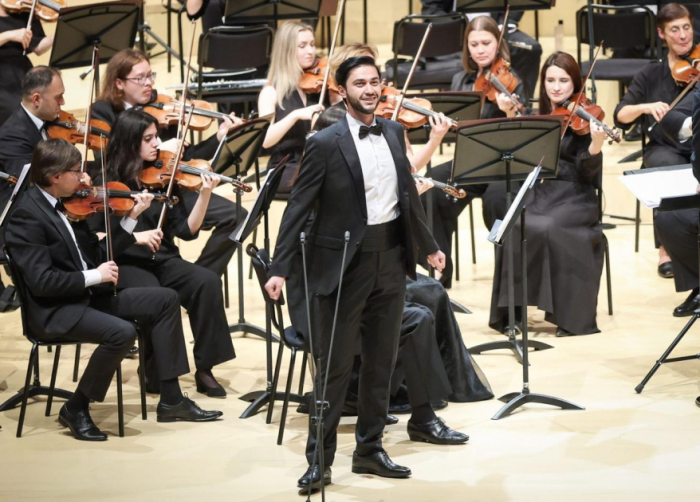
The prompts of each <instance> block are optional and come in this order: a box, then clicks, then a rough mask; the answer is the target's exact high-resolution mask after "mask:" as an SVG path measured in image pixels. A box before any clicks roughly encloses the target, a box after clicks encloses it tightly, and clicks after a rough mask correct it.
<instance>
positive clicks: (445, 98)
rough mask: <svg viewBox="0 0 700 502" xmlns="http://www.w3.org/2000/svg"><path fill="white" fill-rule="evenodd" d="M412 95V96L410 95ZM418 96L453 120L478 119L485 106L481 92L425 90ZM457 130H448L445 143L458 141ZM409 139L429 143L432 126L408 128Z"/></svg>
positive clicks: (414, 141) (416, 142)
mask: <svg viewBox="0 0 700 502" xmlns="http://www.w3.org/2000/svg"><path fill="white" fill-rule="evenodd" d="M408 97H411V96H408ZM416 97H419V98H422V99H427V100H428V101H430V104H431V105H432V107H433V111H436V112H442V113H443V114H444V115H445V117H448V118H451V119H453V120H457V121H460V120H478V119H479V118H480V117H481V110H482V108H483V107H484V98H483V94H482V93H481V92H464V91H458V92H424V93H421V94H418V95H417V96H416ZM456 137H457V135H456V133H455V131H451V130H450V131H448V132H447V134H446V135H445V137H444V138H443V140H442V141H443V143H454V142H455V141H456ZM408 139H409V140H410V142H411V144H422V143H427V142H428V140H429V139H430V127H429V126H427V125H426V126H423V127H419V128H415V129H409V130H408Z"/></svg>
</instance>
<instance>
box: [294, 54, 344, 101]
mask: <svg viewBox="0 0 700 502" xmlns="http://www.w3.org/2000/svg"><path fill="white" fill-rule="evenodd" d="M326 68H328V59H326V58H316V61H314V64H313V65H312V66H310V67H309V68H307V69H306V70H304V73H302V75H301V78H300V79H299V84H298V87H299V88H300V89H301V90H302V91H304V92H305V93H307V94H318V93H320V92H321V89H322V88H323V76H324V74H325V73H326ZM329 84H330V83H329ZM333 90H335V91H336V92H337V87H336V88H335V89H333Z"/></svg>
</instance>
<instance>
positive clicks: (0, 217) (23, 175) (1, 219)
mask: <svg viewBox="0 0 700 502" xmlns="http://www.w3.org/2000/svg"><path fill="white" fill-rule="evenodd" d="M30 166H31V164H24V166H23V167H22V172H21V173H19V177H18V178H17V184H16V185H15V189H14V190H12V195H10V200H8V201H7V204H6V205H5V209H3V211H2V215H0V227H1V226H2V224H3V223H4V222H5V218H6V217H7V213H9V212H10V208H11V207H12V203H13V202H14V201H15V199H16V198H17V194H19V191H20V190H21V189H22V186H23V185H24V179H25V178H26V177H27V174H28V173H29V167H30Z"/></svg>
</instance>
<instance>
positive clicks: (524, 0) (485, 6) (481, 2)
mask: <svg viewBox="0 0 700 502" xmlns="http://www.w3.org/2000/svg"><path fill="white" fill-rule="evenodd" d="M555 3H556V0H457V1H456V3H455V11H457V12H464V13H468V14H474V13H477V12H479V13H484V12H505V10H506V7H510V10H511V11H521V10H547V9H551V8H552V7H553V6H554V4H555Z"/></svg>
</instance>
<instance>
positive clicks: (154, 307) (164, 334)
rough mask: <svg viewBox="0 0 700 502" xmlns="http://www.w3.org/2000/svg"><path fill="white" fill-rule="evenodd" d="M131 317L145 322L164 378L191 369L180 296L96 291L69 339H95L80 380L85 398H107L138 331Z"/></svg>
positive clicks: (150, 290) (158, 292)
mask: <svg viewBox="0 0 700 502" xmlns="http://www.w3.org/2000/svg"><path fill="white" fill-rule="evenodd" d="M127 320H129V321H137V322H138V323H139V324H140V325H141V323H143V325H144V326H148V328H145V333H144V335H145V336H146V337H147V338H148V339H150V341H151V343H152V345H153V348H154V353H155V359H156V363H157V365H158V371H159V373H160V375H161V378H163V379H170V378H176V377H179V376H180V375H183V374H185V373H187V372H189V365H188V364H187V353H186V352H185V338H184V335H183V333H182V321H181V318H180V307H179V304H178V298H177V294H175V292H174V291H172V290H170V289H166V288H135V289H131V288H130V289H123V290H120V291H119V293H118V294H117V296H116V297H115V296H113V295H111V294H100V295H94V296H93V298H92V300H91V302H90V306H89V307H88V308H87V310H86V311H85V314H84V315H83V317H82V318H81V319H80V320H79V321H78V323H77V324H76V325H75V327H74V328H73V329H72V330H71V331H70V333H68V334H67V335H66V336H65V338H68V339H70V340H78V341H81V342H89V343H97V344H98V346H97V348H96V349H95V351H94V352H93V353H92V356H91V357H90V362H89V363H88V365H87V367H86V368H85V371H84V372H83V376H82V377H81V378H80V382H79V383H78V389H80V390H81V391H82V392H83V393H84V394H85V395H86V396H87V397H89V398H90V399H93V400H95V401H104V398H105V395H106V394H107V390H108V389H109V385H110V383H111V381H112V378H113V377H114V372H115V371H116V370H117V367H118V366H119V363H120V362H121V361H122V359H124V356H125V355H126V353H127V352H128V351H129V349H130V348H131V347H132V346H133V345H134V340H135V339H136V329H135V327H134V326H133V324H131V323H130V322H128V321H127Z"/></svg>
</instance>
